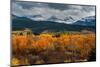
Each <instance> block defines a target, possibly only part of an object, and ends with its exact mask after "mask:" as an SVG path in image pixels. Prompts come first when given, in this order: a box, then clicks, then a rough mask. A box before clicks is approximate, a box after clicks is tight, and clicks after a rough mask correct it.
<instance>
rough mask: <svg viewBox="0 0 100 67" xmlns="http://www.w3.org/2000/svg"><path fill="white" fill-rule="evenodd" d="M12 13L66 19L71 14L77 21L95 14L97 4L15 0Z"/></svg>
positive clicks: (45, 18) (39, 18) (44, 18)
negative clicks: (23, 0) (22, 0)
mask: <svg viewBox="0 0 100 67" xmlns="http://www.w3.org/2000/svg"><path fill="white" fill-rule="evenodd" d="M12 14H14V15H17V16H20V17H23V16H26V17H29V16H35V15H39V16H40V17H38V18H35V19H36V20H47V19H49V18H50V17H52V16H54V17H56V18H58V19H61V20H64V19H66V18H67V17H69V16H71V17H72V18H73V19H74V20H75V21H77V20H79V19H81V18H84V17H87V16H95V6H86V5H85V6H83V5H69V4H57V3H39V2H13V3H12Z"/></svg>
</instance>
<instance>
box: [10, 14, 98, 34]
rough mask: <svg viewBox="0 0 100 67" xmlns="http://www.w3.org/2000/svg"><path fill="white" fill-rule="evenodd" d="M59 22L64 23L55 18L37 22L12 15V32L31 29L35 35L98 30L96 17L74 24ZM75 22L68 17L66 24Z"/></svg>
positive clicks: (83, 19) (86, 18)
mask: <svg viewBox="0 0 100 67" xmlns="http://www.w3.org/2000/svg"><path fill="white" fill-rule="evenodd" d="M32 17H40V16H32ZM58 20H59V21H61V22H62V21H63V20H60V19H57V18H55V17H51V18H49V20H46V21H43V20H39V21H36V20H34V19H30V18H29V17H18V16H16V15H12V30H18V28H19V29H22V28H30V29H31V30H32V31H33V33H41V32H43V31H46V30H47V31H49V32H64V31H82V30H89V31H95V29H96V20H95V16H89V17H85V18H82V19H80V20H78V21H76V22H74V23H72V24H67V23H64V21H63V23H60V22H58ZM67 21H68V22H69V21H74V19H73V18H72V17H68V18H67V19H66V22H67Z"/></svg>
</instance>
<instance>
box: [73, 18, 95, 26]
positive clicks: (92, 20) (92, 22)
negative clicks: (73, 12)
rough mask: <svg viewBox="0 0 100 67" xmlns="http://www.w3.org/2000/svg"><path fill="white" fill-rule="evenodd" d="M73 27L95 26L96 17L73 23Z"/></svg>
mask: <svg viewBox="0 0 100 67" xmlns="http://www.w3.org/2000/svg"><path fill="white" fill-rule="evenodd" d="M74 25H83V26H96V17H95V16H89V17H85V18H82V19H81V20H78V21H76V22H75V23H74Z"/></svg>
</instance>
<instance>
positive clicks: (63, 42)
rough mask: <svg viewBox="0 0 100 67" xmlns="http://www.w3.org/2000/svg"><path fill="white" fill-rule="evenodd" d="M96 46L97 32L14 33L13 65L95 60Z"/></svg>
mask: <svg viewBox="0 0 100 67" xmlns="http://www.w3.org/2000/svg"><path fill="white" fill-rule="evenodd" d="M95 48H96V36H95V33H87V34H82V33H80V34H60V35H55V34H49V33H45V34H40V35H34V34H31V35H27V36H25V35H24V36H23V35H12V54H13V55H12V65H14V66H15V65H31V64H33V65H34V64H48V63H63V62H79V61H90V60H95V59H91V57H93V58H95V55H93V54H95Z"/></svg>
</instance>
